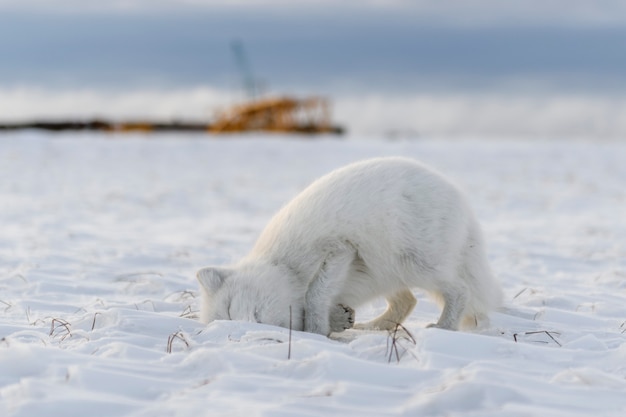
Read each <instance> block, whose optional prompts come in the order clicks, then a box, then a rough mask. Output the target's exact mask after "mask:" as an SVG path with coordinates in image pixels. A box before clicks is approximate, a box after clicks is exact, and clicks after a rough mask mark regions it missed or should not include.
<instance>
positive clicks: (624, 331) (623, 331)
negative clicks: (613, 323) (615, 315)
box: [619, 321, 626, 334]
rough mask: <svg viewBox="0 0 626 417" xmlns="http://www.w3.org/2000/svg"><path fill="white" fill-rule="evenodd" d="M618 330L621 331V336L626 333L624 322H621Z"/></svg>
mask: <svg viewBox="0 0 626 417" xmlns="http://www.w3.org/2000/svg"><path fill="white" fill-rule="evenodd" d="M619 328H620V329H622V334H624V333H626V321H624V322H622V324H621V326H619Z"/></svg>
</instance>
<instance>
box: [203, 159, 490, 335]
mask: <svg viewBox="0 0 626 417" xmlns="http://www.w3.org/2000/svg"><path fill="white" fill-rule="evenodd" d="M197 277H198V280H199V282H200V284H201V286H200V287H201V291H202V307H201V320H202V321H203V322H205V323H209V322H211V321H213V320H226V319H228V320H245V321H256V322H260V323H267V324H273V325H278V326H283V327H289V326H291V327H292V328H293V329H294V330H304V331H307V332H312V333H319V334H322V335H329V334H330V333H331V332H337V331H342V330H344V329H347V328H351V327H352V326H353V320H354V310H353V308H356V307H358V306H360V305H362V304H363V303H365V302H367V301H369V300H372V299H374V298H376V297H380V296H382V297H385V298H386V300H387V303H388V307H387V309H386V311H385V312H384V313H383V314H382V315H381V316H380V317H378V318H376V319H374V320H372V321H370V322H367V323H363V324H357V325H355V326H354V327H355V328H360V329H380V330H385V329H387V330H388V329H393V328H394V327H395V326H396V325H397V324H398V323H402V321H403V320H404V319H405V318H406V317H407V316H408V315H409V314H410V313H411V311H412V310H413V307H414V306H415V304H416V299H415V297H414V295H413V293H412V292H411V289H412V288H422V289H424V290H426V291H428V292H429V293H430V294H432V295H433V296H435V298H436V299H437V300H438V301H439V302H440V303H441V304H443V311H442V313H441V316H440V318H439V320H438V321H437V323H436V324H432V325H430V326H435V327H439V328H443V329H450V330H456V329H458V328H459V326H461V325H462V324H463V325H464V326H471V325H473V324H475V323H476V322H477V321H478V320H484V319H486V318H487V313H488V312H489V311H490V310H491V309H493V308H495V307H497V306H499V304H500V302H501V298H502V293H501V289H500V286H499V284H498V282H497V281H496V280H495V279H494V277H493V275H492V273H491V271H490V268H489V265H488V263H487V259H486V255H485V248H484V244H483V239H482V235H481V232H480V228H479V225H478V223H477V221H476V219H475V217H474V215H473V214H472V211H471V209H470V207H469V205H468V203H467V201H466V199H465V197H464V196H463V194H462V193H461V192H460V191H459V190H458V189H457V187H455V186H454V185H453V184H452V183H451V182H450V181H448V180H447V179H446V178H445V177H443V176H442V175H440V174H438V173H436V172H434V171H433V170H431V169H429V168H427V167H425V166H424V165H422V164H420V163H418V162H416V161H413V160H411V159H406V158H377V159H371V160H366V161H363V162H358V163H354V164H351V165H348V166H346V167H344V168H340V169H338V170H336V171H333V172H331V173H330V174H327V175H325V176H323V177H322V178H320V179H318V180H317V181H315V182H314V183H313V184H311V185H310V186H309V187H308V188H306V189H305V190H304V191H303V192H302V193H300V194H299V195H298V196H296V197H295V198H294V199H293V200H292V201H291V202H290V203H288V204H287V205H286V206H285V207H283V208H282V209H281V210H280V211H279V212H278V213H277V214H276V215H275V216H274V218H273V219H272V220H271V221H270V222H269V224H268V225H267V227H266V228H265V230H264V231H263V232H262V234H261V236H260V237H259V239H258V241H257V242H256V244H255V246H254V247H253V249H252V251H251V252H250V253H249V254H248V255H247V256H245V257H244V258H243V259H242V260H241V261H239V262H238V263H236V264H235V265H233V266H230V267H206V268H203V269H201V270H200V271H198V274H197Z"/></svg>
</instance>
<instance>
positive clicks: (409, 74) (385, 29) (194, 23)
mask: <svg viewBox="0 0 626 417" xmlns="http://www.w3.org/2000/svg"><path fill="white" fill-rule="evenodd" d="M294 3H295V2H287V1H278V0H266V1H258V2H249V1H234V2H227V1H199V0H196V1H192V0H189V1H165V0H156V1H148V0H135V1H123V0H114V1H109V2H101V1H72V0H59V1H54V2H52V1H46V0H34V1H32V0H31V1H17V0H9V1H6V0H4V1H2V0H0V56H1V57H2V61H1V65H0V88H2V87H3V88H10V87H14V86H21V87H23V86H39V87H45V88H52V89H54V88H58V89H76V88H101V89H109V90H128V89H138V88H155V87H156V88H181V87H184V88H187V87H197V86H212V87H215V88H219V89H237V88H241V84H242V79H243V75H242V72H241V71H240V69H239V67H238V66H237V65H236V63H235V60H234V58H233V54H232V50H231V47H230V45H231V44H232V42H233V41H235V40H239V41H241V42H242V44H243V45H244V50H245V53H246V56H247V59H248V61H249V65H250V68H251V72H252V73H253V76H254V78H255V79H256V80H257V82H258V84H259V85H260V86H262V88H264V89H265V90H266V91H270V92H271V91H287V92H289V91H303V92H309V91H316V92H320V93H325V94H328V93H334V92H340V93H341V92H349V93H354V92H364V91H366V92H375V93H381V92H388V93H407V92H411V93H417V92H432V91H434V92H439V91H485V90H499V91H509V90H512V91H520V90H521V91H539V92H541V91H545V90H554V91H574V92H578V91H581V92H601V93H603V94H606V93H608V94H621V93H625V92H626V54H625V53H624V49H625V48H626V5H625V4H624V2H620V1H606V0H605V1H596V2H587V1H565V0H555V1H549V2H548V1H536V0H532V1H525V2H499V1H495V0H493V1H491V0H482V1H481V0H470V1H452V0H444V1H438V2H431V1H387V2H385V1H369V2H357V1H352V0H349V1H345V2H341V3H339V4H340V6H338V5H337V4H338V2H332V1H308V0H307V1H301V2H297V3H295V4H294Z"/></svg>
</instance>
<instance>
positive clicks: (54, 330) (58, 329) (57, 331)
mask: <svg viewBox="0 0 626 417" xmlns="http://www.w3.org/2000/svg"><path fill="white" fill-rule="evenodd" d="M70 327H71V324H70V323H68V322H67V321H65V320H63V319H57V318H53V319H52V322H51V323H50V334H49V336H52V337H57V336H59V335H61V341H63V340H65V339H66V338H67V337H68V336H69V337H71V336H72V332H71V330H70Z"/></svg>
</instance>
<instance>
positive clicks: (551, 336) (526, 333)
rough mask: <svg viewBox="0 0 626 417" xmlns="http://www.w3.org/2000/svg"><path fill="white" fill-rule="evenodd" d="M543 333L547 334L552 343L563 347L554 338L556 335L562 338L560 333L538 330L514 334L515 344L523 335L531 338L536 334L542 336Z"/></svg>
mask: <svg viewBox="0 0 626 417" xmlns="http://www.w3.org/2000/svg"><path fill="white" fill-rule="evenodd" d="M542 333H543V334H545V335H547V336H548V337H549V338H550V339H552V341H553V342H554V343H556V344H557V345H558V346H559V347H561V346H563V345H561V343H559V341H558V340H556V338H555V337H554V336H553V334H555V335H557V336H560V335H561V333H559V332H550V331H548V330H537V331H533V332H524V333H514V334H513V340H514V341H515V342H517V341H518V337H519V336H522V335H523V336H531V335H534V334H542ZM543 343H548V342H543Z"/></svg>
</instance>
